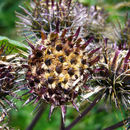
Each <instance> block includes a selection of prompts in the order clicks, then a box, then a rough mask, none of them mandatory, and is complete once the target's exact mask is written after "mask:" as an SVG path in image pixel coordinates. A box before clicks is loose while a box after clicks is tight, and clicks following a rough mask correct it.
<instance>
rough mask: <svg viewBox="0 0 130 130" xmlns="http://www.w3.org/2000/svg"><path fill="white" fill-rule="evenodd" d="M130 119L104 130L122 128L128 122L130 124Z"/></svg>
mask: <svg viewBox="0 0 130 130" xmlns="http://www.w3.org/2000/svg"><path fill="white" fill-rule="evenodd" d="M129 119H130V118H128V119H125V120H123V121H120V122H118V123H116V124H114V125H112V126H109V127H107V128H105V129H104V130H114V129H116V128H119V127H121V126H123V125H125V124H127V122H128V120H129Z"/></svg>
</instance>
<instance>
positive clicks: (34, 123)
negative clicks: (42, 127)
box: [26, 104, 45, 130]
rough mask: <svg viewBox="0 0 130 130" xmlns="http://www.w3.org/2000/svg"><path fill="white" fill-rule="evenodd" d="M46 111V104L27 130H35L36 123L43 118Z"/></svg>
mask: <svg viewBox="0 0 130 130" xmlns="http://www.w3.org/2000/svg"><path fill="white" fill-rule="evenodd" d="M44 110H45V106H44V104H42V105H41V107H40V109H39V111H38V113H37V114H36V116H35V117H34V119H33V120H32V122H31V124H30V125H29V126H28V128H27V129H26V130H33V128H34V127H35V125H36V123H37V122H38V120H39V119H40V117H41V116H42V113H43V112H44Z"/></svg>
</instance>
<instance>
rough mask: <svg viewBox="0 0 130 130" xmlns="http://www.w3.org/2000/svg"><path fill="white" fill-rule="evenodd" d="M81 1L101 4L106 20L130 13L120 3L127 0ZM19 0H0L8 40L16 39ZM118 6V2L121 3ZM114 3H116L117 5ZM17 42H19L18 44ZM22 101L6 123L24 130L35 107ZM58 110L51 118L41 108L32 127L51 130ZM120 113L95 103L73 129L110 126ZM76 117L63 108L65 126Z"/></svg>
mask: <svg viewBox="0 0 130 130" xmlns="http://www.w3.org/2000/svg"><path fill="white" fill-rule="evenodd" d="M80 1H81V2H83V3H84V4H87V5H93V4H98V5H99V6H103V7H104V8H105V9H106V10H108V11H109V14H111V17H110V20H111V21H114V20H116V19H117V18H119V19H120V20H121V21H123V20H124V16H125V14H126V12H128V15H130V12H129V11H130V7H128V5H127V4H124V5H123V2H129V0H124V1H122V0H97V1H96V0H80ZM21 2H22V0H0V35H2V36H7V37H9V38H12V39H18V37H17V36H16V29H15V21H16V17H15V11H18V12H19V11H20V8H19V7H18V5H19V4H21ZM120 2H121V3H122V5H119V4H121V3H120ZM117 5H118V6H117ZM2 38H4V39H5V41H6V42H8V43H12V42H11V41H10V40H9V39H8V38H6V37H0V39H2ZM18 44H19V43H18ZM22 104H23V102H22V103H21V102H19V101H18V102H17V106H18V110H17V111H15V110H11V112H10V115H11V117H10V119H9V125H10V126H11V127H13V128H14V129H15V130H17V129H20V130H25V129H26V128H27V126H28V125H29V123H30V122H31V121H32V119H33V118H34V113H32V111H33V110H34V108H35V106H33V105H32V104H30V105H28V106H25V107H22V108H21V106H22ZM59 111H60V110H59V109H56V110H55V111H54V113H53V115H52V117H51V120H48V113H49V107H47V109H46V110H45V112H44V114H43V115H42V117H41V118H40V120H39V122H38V123H37V125H36V127H35V128H34V130H54V129H58V128H59V127H60V112H59ZM123 115H124V112H123V110H116V109H112V110H111V111H109V110H108V109H105V107H104V103H100V104H98V105H97V106H96V107H95V108H94V109H93V110H92V111H91V112H90V113H89V114H88V116H86V117H85V118H84V119H83V120H82V121H80V123H78V124H77V125H76V126H75V127H74V128H73V130H78V129H81V130H101V129H102V128H105V127H107V126H109V125H112V124H114V123H116V122H118V121H120V120H122V119H123V117H124V116H123ZM76 116H78V112H76V110H74V109H73V108H69V109H68V111H67V118H66V125H68V124H70V123H71V122H72V121H73V119H74V118H75V117H76ZM123 129H124V128H119V129H118V130H123Z"/></svg>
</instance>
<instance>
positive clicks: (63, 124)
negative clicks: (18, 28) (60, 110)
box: [60, 114, 65, 130]
mask: <svg viewBox="0 0 130 130" xmlns="http://www.w3.org/2000/svg"><path fill="white" fill-rule="evenodd" d="M60 130H65V123H64V120H63V117H62V114H61V127H60Z"/></svg>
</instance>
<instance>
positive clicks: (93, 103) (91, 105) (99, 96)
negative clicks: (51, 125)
mask: <svg viewBox="0 0 130 130" xmlns="http://www.w3.org/2000/svg"><path fill="white" fill-rule="evenodd" d="M102 95H103V93H102V94H100V95H98V96H97V97H96V98H95V99H94V101H93V102H92V103H91V104H90V105H89V106H88V107H87V108H86V109H85V110H84V111H83V112H82V113H81V115H79V116H78V117H77V118H76V119H75V120H74V121H73V122H72V123H71V124H70V125H69V126H68V127H66V129H65V130H70V129H71V128H72V127H74V126H75V125H76V124H77V123H78V122H79V121H80V120H81V119H82V118H83V117H84V116H86V114H87V113H88V112H89V111H90V110H91V109H92V108H93V107H94V106H95V105H96V104H97V102H98V101H99V100H100V99H101V98H102Z"/></svg>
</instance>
